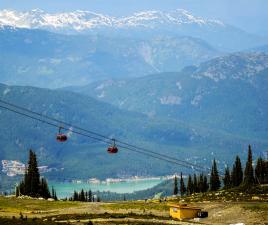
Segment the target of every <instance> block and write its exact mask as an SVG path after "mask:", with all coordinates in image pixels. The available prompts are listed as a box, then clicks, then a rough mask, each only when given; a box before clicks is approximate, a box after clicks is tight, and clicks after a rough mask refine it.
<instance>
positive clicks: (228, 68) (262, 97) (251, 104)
mask: <svg viewBox="0 0 268 225" xmlns="http://www.w3.org/2000/svg"><path fill="white" fill-rule="evenodd" d="M267 86H268V55H267V54H264V53H243V52H241V53H235V54H231V55H227V56H223V57H218V58H215V59H212V60H210V61H207V62H204V63H201V64H200V66H192V67H187V68H185V69H183V70H182V71H181V72H178V73H159V74H155V75H151V76H147V77H143V78H137V79H129V80H123V79H120V80H107V81H100V82H96V83H92V84H89V85H88V86H85V87H77V88H70V89H71V90H73V91H77V92H79V93H83V94H87V95H89V96H91V97H95V98H96V99H99V100H102V101H104V102H109V103H111V104H113V105H115V106H117V107H119V108H121V109H127V110H132V111H137V112H142V113H144V114H146V115H148V116H150V117H152V118H153V117H165V118H174V119H179V120H182V121H185V122H188V123H190V124H195V125H198V126H204V127H207V128H210V129H216V130H224V131H226V132H228V133H232V134H234V135H242V136H245V137H256V138H267V137H268V136H267V124H268V121H267V118H268V89H267Z"/></svg>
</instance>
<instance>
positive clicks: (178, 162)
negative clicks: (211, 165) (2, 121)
mask: <svg viewBox="0 0 268 225" xmlns="http://www.w3.org/2000/svg"><path fill="white" fill-rule="evenodd" d="M0 103H3V104H5V105H8V106H9V107H8V106H1V105H0V107H1V108H3V109H6V110H9V111H11V112H14V113H17V114H20V115H22V116H25V117H28V118H30V119H34V120H37V121H39V122H42V123H46V124H48V125H50V126H54V127H57V128H58V127H59V125H58V124H55V123H52V122H50V121H47V120H45V119H48V120H51V121H53V122H56V123H60V124H64V125H66V126H70V127H72V128H74V129H77V130H80V131H83V132H86V133H87V134H85V133H82V132H79V131H76V130H73V129H70V128H65V127H61V129H63V130H68V131H71V132H73V133H75V134H78V135H82V136H85V137H88V138H91V139H94V140H97V141H100V142H103V143H106V144H110V143H111V141H114V140H115V139H112V138H109V137H107V136H105V135H102V134H99V133H96V132H93V131H90V130H86V129H83V128H80V127H78V126H74V125H72V124H70V123H67V122H64V121H61V120H58V119H55V118H53V117H49V116H46V115H43V114H41V113H37V112H34V111H31V110H29V109H26V108H24V107H21V106H18V105H15V104H12V103H9V102H6V101H3V100H1V99H0ZM10 107H13V108H15V109H17V110H15V109H12V108H10ZM18 110H22V111H25V112H27V113H25V112H20V111H18ZM29 113H30V114H33V115H37V116H38V117H41V118H37V117H35V116H32V115H29ZM89 134H91V135H89ZM92 135H95V136H98V137H95V136H92ZM116 142H117V143H121V144H120V145H117V146H118V147H120V148H123V149H126V150H129V151H133V152H137V153H140V154H144V155H147V156H150V157H154V158H156V159H159V160H164V161H166V162H169V163H173V164H176V165H179V166H183V167H187V168H191V169H193V170H197V171H204V170H208V168H205V167H203V166H200V165H197V164H193V163H189V162H187V161H183V160H179V159H176V158H172V157H169V156H166V155H164V154H161V153H157V152H153V151H151V150H148V149H145V148H141V147H138V146H135V145H131V144H128V143H126V142H123V141H120V140H116Z"/></svg>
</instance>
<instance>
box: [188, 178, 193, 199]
mask: <svg viewBox="0 0 268 225" xmlns="http://www.w3.org/2000/svg"><path fill="white" fill-rule="evenodd" d="M192 193H193V182H192V177H191V175H189V177H188V182H187V195H191V194H192Z"/></svg>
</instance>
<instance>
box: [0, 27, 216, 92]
mask: <svg viewBox="0 0 268 225" xmlns="http://www.w3.org/2000/svg"><path fill="white" fill-rule="evenodd" d="M220 54H221V53H219V52H218V51H217V50H216V49H214V48H213V47H212V46H210V45H209V44H208V43H206V42H205V41H203V40H200V39H197V38H193V37H187V36H182V37H173V36H165V35H164V36H161V35H160V36H155V37H152V38H150V39H135V38H126V37H125V38H123V37H122V38H115V37H109V36H107V37H106V36H101V35H62V34H55V33H51V32H48V31H44V30H36V29H21V28H13V27H5V28H3V29H0V64H1V68H0V82H3V83H6V84H11V85H30V86H39V87H49V88H59V87H64V86H70V85H83V84H85V83H90V82H92V81H97V80H103V79H108V78H118V77H126V78H127V77H139V76H144V75H147V74H152V73H156V72H164V71H178V70H180V69H181V68H183V67H184V66H187V65H192V64H195V63H200V62H204V61H206V60H208V59H211V58H213V57H215V56H218V55H220Z"/></svg>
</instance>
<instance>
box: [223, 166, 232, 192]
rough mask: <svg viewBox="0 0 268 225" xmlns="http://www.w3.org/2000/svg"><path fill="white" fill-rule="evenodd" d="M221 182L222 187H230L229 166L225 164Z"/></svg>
mask: <svg viewBox="0 0 268 225" xmlns="http://www.w3.org/2000/svg"><path fill="white" fill-rule="evenodd" d="M223 184H224V188H225V189H228V188H230V187H231V175H230V171H229V167H228V166H227V167H226V168H225V173H224V178H223Z"/></svg>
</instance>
